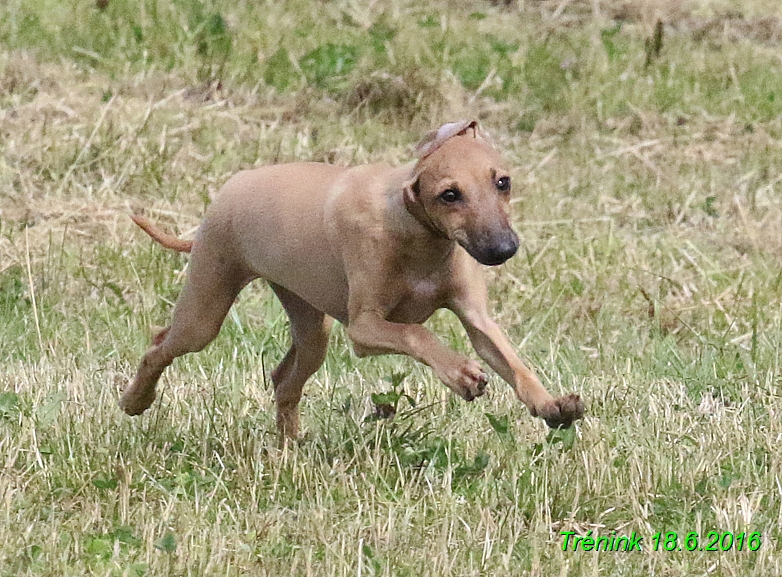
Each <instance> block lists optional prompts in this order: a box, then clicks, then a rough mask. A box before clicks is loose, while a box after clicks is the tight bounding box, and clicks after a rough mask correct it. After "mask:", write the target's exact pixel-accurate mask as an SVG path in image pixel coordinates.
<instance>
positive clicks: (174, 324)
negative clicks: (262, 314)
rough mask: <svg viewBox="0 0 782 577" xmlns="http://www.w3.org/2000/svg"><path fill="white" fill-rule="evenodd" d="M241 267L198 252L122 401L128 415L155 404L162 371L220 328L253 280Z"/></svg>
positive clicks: (201, 343)
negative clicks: (166, 324) (171, 310)
mask: <svg viewBox="0 0 782 577" xmlns="http://www.w3.org/2000/svg"><path fill="white" fill-rule="evenodd" d="M235 269H236V267H232V266H231V265H230V264H228V263H226V262H225V260H223V259H221V258H219V257H218V255H213V254H211V253H210V252H209V251H207V250H198V249H197V248H196V249H195V250H194V251H193V256H192V259H191V262H190V271H189V274H188V278H187V281H186V282H185V286H184V288H183V289H182V293H181V294H180V296H179V299H178V300H177V303H176V306H175V307H174V315H173V319H172V321H171V325H170V326H169V327H167V328H165V329H163V331H161V332H160V333H159V334H158V335H157V336H156V337H155V339H154V340H153V346H152V347H151V348H150V349H149V350H148V351H147V353H146V354H145V355H144V358H143V359H142V360H141V364H140V365H139V368H138V371H137V372H136V377H135V378H134V379H133V382H132V383H131V384H130V385H129V386H128V388H127V389H126V390H125V391H124V393H123V394H122V398H121V399H120V401H119V405H120V407H121V408H122V409H123V410H124V411H125V412H126V413H127V414H129V415H140V414H141V413H143V412H144V411H145V410H147V409H148V408H149V406H150V405H151V404H152V402H153V401H154V400H155V385H156V384H157V382H158V379H160V375H161V374H162V373H163V371H164V370H165V368H166V367H167V366H168V365H170V364H171V363H172V362H173V361H174V359H175V358H176V357H179V356H181V355H184V354H185V353H192V352H196V351H200V350H201V349H203V348H204V347H205V346H206V345H208V344H209V343H210V342H211V341H212V340H214V338H215V337H216V336H217V334H218V333H219V332H220V327H221V326H222V324H223V320H224V319H225V316H226V314H228V310H229V309H230V308H231V305H232V304H233V302H234V299H236V295H238V294H239V291H240V290H241V289H242V288H243V287H244V285H245V284H247V280H248V279H247V277H246V276H242V275H240V274H237V271H236V270H235Z"/></svg>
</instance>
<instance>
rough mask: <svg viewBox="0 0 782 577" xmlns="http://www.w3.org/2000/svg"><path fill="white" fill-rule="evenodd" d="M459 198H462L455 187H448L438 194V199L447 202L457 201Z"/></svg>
mask: <svg viewBox="0 0 782 577" xmlns="http://www.w3.org/2000/svg"><path fill="white" fill-rule="evenodd" d="M461 199H462V193H461V192H459V191H458V190H457V189H455V188H449V189H448V190H446V191H445V192H443V193H442V194H440V200H442V201H443V202H446V203H448V204H451V203H453V202H456V201H459V200H461Z"/></svg>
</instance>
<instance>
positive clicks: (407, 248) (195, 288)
mask: <svg viewBox="0 0 782 577" xmlns="http://www.w3.org/2000/svg"><path fill="white" fill-rule="evenodd" d="M417 152H418V161H417V162H415V163H413V164H410V165H406V166H402V167H396V168H395V167H390V166H385V165H377V164H374V165H366V166H358V167H352V168H348V167H340V166H332V165H328V164H317V163H295V164H281V165H274V166H266V167H263V168H258V169H255V170H248V171H244V172H240V173H238V174H237V175H235V176H234V177H233V178H231V179H230V180H229V181H228V182H227V183H226V184H225V186H224V187H223V189H222V191H221V192H220V194H219V195H218V196H217V198H216V200H215V201H214V202H213V203H212V205H211V206H210V207H209V209H208V210H207V213H206V217H205V218H204V221H203V223H202V224H201V226H200V228H199V229H198V232H197V233H196V236H195V239H194V240H193V242H192V243H189V242H187V241H181V240H179V239H176V238H174V237H171V236H169V235H167V234H165V233H163V232H161V231H159V230H158V229H157V228H155V227H154V225H152V224H151V223H150V222H149V221H147V220H146V219H143V218H140V217H135V218H134V220H135V221H136V222H137V223H138V224H139V225H140V226H141V227H142V228H143V229H144V230H145V231H147V232H148V233H149V234H150V235H151V236H152V237H153V238H154V239H155V240H157V241H158V242H160V243H161V244H162V245H163V246H166V247H168V248H172V249H175V250H179V251H183V252H187V251H190V249H191V248H192V251H191V261H190V271H189V275H188V278H187V282H186V283H185V287H184V289H183V290H182V294H181V295H180V297H179V300H178V301H177V303H176V306H175V308H174V318H173V321H172V322H171V326H170V327H168V328H166V329H164V330H163V331H162V332H161V333H160V334H159V335H158V336H157V337H155V340H154V343H153V346H152V348H151V349H149V351H148V352H147V353H146V355H144V358H143V360H142V361H141V366H140V367H139V369H138V373H137V374H136V378H135V379H134V381H133V383H132V384H131V385H130V386H129V387H128V388H127V390H126V391H125V392H124V394H123V395H122V399H121V400H120V406H121V407H122V408H123V409H124V410H125V412H126V413H128V414H129V415H138V414H140V413H142V412H144V411H145V410H146V409H147V408H148V407H149V406H150V405H151V404H152V401H153V400H154V398H155V384H156V383H157V381H158V379H159V378H160V375H161V373H162V372H163V370H164V369H165V368H166V367H167V366H168V365H170V364H171V362H172V361H173V360H174V358H176V357H178V356H180V355H183V354H185V353H189V352H194V351H199V350H201V349H203V348H204V347H205V346H206V345H207V344H208V343H209V342H210V341H212V340H213V339H214V338H215V337H216V336H217V333H218V332H219V331H220V326H221V325H222V323H223V319H224V318H225V316H226V314H227V313H228V309H229V308H230V307H231V305H232V304H233V302H234V299H235V298H236V296H237V294H238V293H239V291H240V290H241V289H242V288H243V287H244V286H245V285H246V284H247V283H248V282H250V281H251V280H253V279H256V278H264V279H266V280H267V281H268V282H269V284H270V285H271V287H272V289H273V290H274V292H275V293H276V294H277V296H278V297H279V299H280V301H281V302H282V305H283V307H284V308H285V311H286V312H287V313H288V316H289V317H290V321H291V335H292V340H293V343H292V345H291V347H290V350H289V351H288V353H287V354H286V355H285V357H284V358H283V360H282V362H281V363H280V364H279V366H278V367H277V368H276V369H275V370H274V371H273V372H272V381H273V382H274V392H275V399H276V402H277V428H278V430H279V432H280V434H281V437H282V438H285V437H296V435H297V433H298V420H299V419H298V404H299V400H300V399H301V394H302V388H303V386H304V383H305V382H306V380H307V379H308V378H309V377H310V376H311V375H312V374H313V373H314V372H315V371H316V370H317V369H318V368H319V367H320V365H321V364H322V363H323V360H324V358H325V355H326V347H327V344H328V338H329V331H330V329H331V325H332V319H337V320H338V321H340V322H341V323H343V324H344V325H345V326H346V328H347V333H348V336H349V337H350V339H351V340H352V341H353V343H354V349H355V352H356V354H357V355H358V356H360V357H364V356H367V355H379V354H386V353H401V354H405V355H408V356H411V357H413V358H414V359H416V360H418V361H420V362H422V363H425V364H427V365H429V366H430V367H431V368H432V369H433V370H434V372H435V373H436V374H437V376H438V377H439V378H440V379H441V380H442V381H443V382H444V383H445V384H446V385H448V386H449V387H450V388H451V389H452V390H453V391H454V392H456V393H457V394H458V395H460V396H461V397H463V398H464V399H466V400H468V401H471V400H473V399H474V398H475V397H478V396H480V395H482V394H483V393H484V389H485V387H486V382H487V380H488V378H487V376H486V374H485V373H484V372H483V370H482V369H481V366H480V365H479V364H478V363H477V362H476V361H474V360H471V359H469V358H467V357H464V356H463V355H461V354H459V353H456V352H455V351H453V350H450V349H448V348H446V347H445V346H443V344H442V343H441V342H440V341H439V340H438V339H437V338H436V337H435V336H434V335H433V334H432V333H431V332H429V331H428V330H427V329H426V328H424V327H423V326H421V324H420V323H423V322H424V321H425V320H426V319H428V318H429V317H430V316H431V315H432V313H433V312H434V311H435V310H437V309H440V308H448V309H450V310H452V311H453V312H455V313H456V315H457V316H458V317H459V319H460V320H461V322H462V324H463V325H464V328H465V329H466V330H467V334H468V336H469V338H470V341H471V342H472V344H473V346H474V347H475V350H476V351H477V353H478V355H479V356H480V357H481V358H482V359H483V360H484V361H486V363H488V364H489V366H491V367H492V368H493V369H494V370H495V371H496V372H497V373H499V375H500V376H501V377H502V378H503V379H504V380H505V381H507V382H508V383H510V384H511V385H512V386H513V387H514V390H515V391H516V395H517V396H518V398H519V400H520V401H521V402H522V403H524V404H525V405H526V406H527V407H529V410H530V412H531V413H532V415H534V416H539V417H542V418H543V419H545V420H546V422H547V423H548V424H549V426H551V427H559V426H563V427H568V426H570V424H571V423H572V422H573V420H574V419H578V418H580V417H581V416H582V414H583V411H584V407H583V404H582V402H581V400H580V398H579V397H578V395H568V396H564V397H559V398H554V397H552V396H551V395H550V394H549V393H548V392H547V391H546V389H544V388H543V386H542V385H541V384H540V381H538V379H537V377H536V376H535V374H534V373H533V372H532V371H531V370H530V369H528V368H527V367H526V366H525V365H524V364H523V363H522V362H521V361H520V360H519V358H518V357H517V356H516V354H515V353H514V351H513V347H512V346H511V344H510V342H508V339H507V338H506V337H505V335H504V334H503V333H502V331H501V330H500V328H499V327H498V326H497V325H496V324H495V323H494V321H492V320H491V318H489V314H488V312H487V298H486V297H487V293H486V285H485V282H484V279H483V275H482V271H481V270H480V266H479V264H478V263H481V264H485V265H498V264H501V263H503V262H505V261H506V260H507V259H509V258H510V257H511V256H513V255H514V254H515V252H516V250H517V248H518V245H519V240H518V237H517V235H516V233H515V232H514V231H513V229H512V228H511V225H510V220H509V212H510V211H509V206H510V205H509V200H510V176H509V174H508V170H507V168H506V166H505V163H504V162H503V160H502V158H501V157H500V155H499V154H498V153H497V152H496V151H495V150H494V148H493V147H492V146H491V145H490V144H489V143H488V141H487V140H486V139H485V138H484V137H483V136H482V134H481V133H480V131H479V129H478V126H477V122H459V123H453V124H446V125H444V126H443V127H441V128H440V129H439V130H437V131H435V132H432V133H430V134H429V135H427V137H426V138H425V139H424V140H423V141H422V142H421V143H420V144H419V145H418V149H417ZM476 261H477V262H476Z"/></svg>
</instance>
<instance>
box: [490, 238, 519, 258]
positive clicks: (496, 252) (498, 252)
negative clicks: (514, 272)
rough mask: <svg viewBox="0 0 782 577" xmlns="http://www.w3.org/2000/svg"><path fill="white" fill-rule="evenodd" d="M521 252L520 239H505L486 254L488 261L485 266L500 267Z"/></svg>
mask: <svg viewBox="0 0 782 577" xmlns="http://www.w3.org/2000/svg"><path fill="white" fill-rule="evenodd" d="M517 250H519V239H518V238H511V239H505V240H503V241H502V242H499V243H498V244H496V245H494V246H493V247H491V248H490V249H489V250H488V251H487V253H486V261H487V262H484V263H483V264H488V265H498V264H502V263H504V262H505V261H506V260H508V259H509V258H510V257H512V256H513V255H514V254H516V251H517Z"/></svg>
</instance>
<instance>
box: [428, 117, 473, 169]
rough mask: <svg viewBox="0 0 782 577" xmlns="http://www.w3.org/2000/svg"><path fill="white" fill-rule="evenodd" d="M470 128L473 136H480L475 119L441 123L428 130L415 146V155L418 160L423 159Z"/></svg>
mask: <svg viewBox="0 0 782 577" xmlns="http://www.w3.org/2000/svg"><path fill="white" fill-rule="evenodd" d="M470 129H472V134H473V137H475V138H478V137H480V136H482V134H481V133H480V131H479V130H480V129H479V128H478V121H477V120H460V121H458V122H449V123H448V124H443V125H442V126H441V127H440V128H438V129H437V130H432V131H431V132H428V133H427V134H426V135H425V136H424V137H423V138H422V139H421V142H419V143H418V144H417V145H416V147H415V155H416V156H417V157H418V160H423V159H424V158H426V157H427V156H429V155H430V154H432V153H433V152H434V151H435V150H437V149H438V148H440V147H441V146H442V145H443V143H444V142H445V141H446V140H448V139H449V138H453V137H454V136H461V135H463V134H465V133H467V131H468V130H470Z"/></svg>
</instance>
